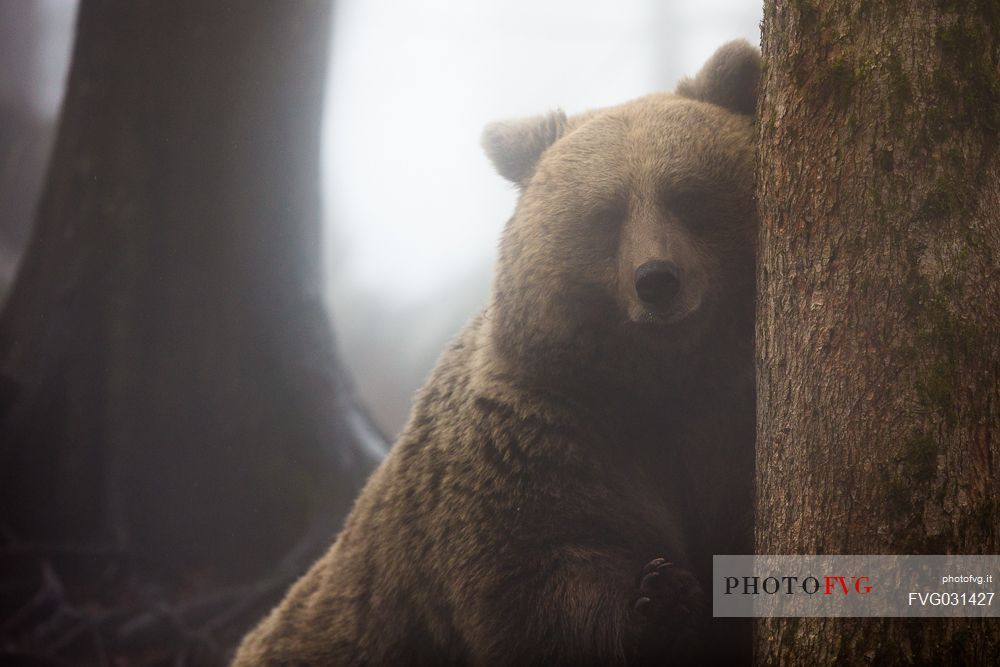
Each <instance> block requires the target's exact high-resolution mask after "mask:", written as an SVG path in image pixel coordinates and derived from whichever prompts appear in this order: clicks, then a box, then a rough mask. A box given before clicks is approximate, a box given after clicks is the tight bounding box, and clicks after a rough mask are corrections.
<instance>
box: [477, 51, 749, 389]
mask: <svg viewBox="0 0 1000 667" xmlns="http://www.w3.org/2000/svg"><path fill="white" fill-rule="evenodd" d="M759 77H760V56H759V53H758V51H757V50H756V49H755V48H753V47H752V46H750V44H748V43H747V42H745V41H736V42H731V43H729V44H726V45H725V46H723V47H722V48H720V49H719V50H718V51H717V52H716V53H715V55H713V56H712V58H711V59H710V60H709V61H708V62H707V63H706V64H705V66H704V67H703V68H702V69H701V71H700V72H699V74H698V75H697V76H696V77H695V78H693V79H687V80H684V81H682V82H681V83H680V84H679V85H678V87H677V90H676V93H675V94H670V93H660V94H654V95H650V96H647V97H643V98H640V99H637V100H634V101H632V102H628V103H626V104H622V105H620V106H616V107H611V108H607V109H601V110H598V111H592V112H588V113H584V114H581V115H578V116H572V117H566V116H565V115H564V114H563V113H562V112H555V113H551V114H549V115H545V116H540V117H536V118H529V119H524V120H518V121H511V122H501V123H495V124H493V125H490V126H489V127H487V128H486V130H485V132H484V135H483V146H484V148H485V150H486V152H487V154H488V155H489V157H490V159H491V160H492V161H493V163H494V165H495V166H496V169H497V171H499V172H500V174H501V175H502V176H504V177H505V178H507V179H509V180H510V181H512V182H514V183H515V184H516V185H517V186H518V187H519V189H520V199H519V200H518V204H517V208H516V211H515V213H514V216H513V218H512V219H511V220H510V222H509V223H508V224H507V226H506V228H505V230H504V234H503V239H502V241H501V245H500V258H499V263H498V269H497V275H496V279H495V282H494V294H493V302H492V305H491V307H490V314H489V317H490V318H491V326H492V337H493V342H494V345H495V347H496V348H497V349H498V350H499V351H500V352H501V356H502V357H504V358H505V359H507V360H510V361H511V362H512V363H511V364H510V367H511V368H518V369H526V371H525V372H527V373H528V374H530V375H531V376H532V377H533V378H534V379H535V380H536V381H538V382H539V383H541V384H545V385H551V386H552V388H556V389H562V388H565V387H568V386H589V387H594V386H599V387H601V388H602V389H601V391H605V390H606V389H607V383H612V384H613V385H616V390H617V388H621V389H622V390H624V391H627V392H630V393H631V392H632V390H634V391H635V393H637V394H648V393H649V391H650V388H651V387H660V388H661V389H662V390H663V391H665V392H668V393H670V392H671V390H672V389H676V390H678V391H680V387H681V385H682V384H683V383H687V382H690V381H691V379H692V378H694V377H697V375H696V374H701V375H702V376H704V374H705V373H709V374H710V371H711V370H712V369H713V368H714V367H715V366H719V365H720V364H721V365H726V364H730V365H731V364H744V365H745V364H752V339H753V312H754V294H755V268H754V266H755V238H756V231H757V214H756V209H755V203H754V192H753V185H754V184H753V168H754V165H753V154H754V148H753V141H754V132H753V114H754V107H755V104H756V89H757V83H758V79H759ZM737 357H738V358H737ZM720 367H721V366H720Z"/></svg>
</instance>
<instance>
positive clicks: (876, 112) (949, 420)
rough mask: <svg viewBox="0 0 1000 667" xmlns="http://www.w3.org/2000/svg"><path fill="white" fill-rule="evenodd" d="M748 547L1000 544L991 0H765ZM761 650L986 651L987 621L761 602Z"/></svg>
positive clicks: (812, 659) (990, 640)
mask: <svg viewBox="0 0 1000 667" xmlns="http://www.w3.org/2000/svg"><path fill="white" fill-rule="evenodd" d="M763 53H764V60H765V63H766V73H765V76H764V80H763V97H762V107H761V110H760V137H759V142H760V143H759V147H760V154H759V162H758V172H757V175H758V189H759V198H760V206H761V216H762V231H761V236H760V271H759V286H758V290H759V305H758V328H757V345H758V396H759V404H758V407H759V410H758V415H759V429H758V445H757V447H758V463H757V471H758V505H757V551H758V553H773V554H792V553H819V554H836V553H842V554H865V553H871V554H939V553H956V554H962V553H967V554H981V553H994V554H995V553H998V552H1000V509H998V508H1000V505H998V501H997V489H1000V336H998V335H997V332H998V331H1000V159H998V152H997V147H998V145H1000V144H998V139H1000V65H998V63H1000V5H997V3H995V2H986V1H979V2H938V1H937V0H934V1H932V0H922V1H920V2H916V3H909V4H906V5H905V6H904V4H903V3H897V2H877V3H874V2H863V1H862V0H854V1H850V2H847V1H845V2H835V3H821V2H814V1H811V0H806V1H803V2H783V1H774V0H771V1H769V2H766V3H765V11H764V23H763ZM757 630H758V633H757V658H758V660H759V661H760V662H763V663H766V664H789V665H799V664H809V665H832V664H841V663H843V664H858V663H865V664H903V663H906V664H913V663H916V664H955V665H960V664H989V662H991V657H992V659H995V658H996V656H997V655H1000V626H998V625H997V624H996V623H988V622H985V621H982V620H975V619H972V620H968V621H962V620H946V619H933V620H916V619H850V618H840V619H837V618H833V619H822V618H820V619H773V620H767V621H762V622H760V623H759V624H758V627H757Z"/></svg>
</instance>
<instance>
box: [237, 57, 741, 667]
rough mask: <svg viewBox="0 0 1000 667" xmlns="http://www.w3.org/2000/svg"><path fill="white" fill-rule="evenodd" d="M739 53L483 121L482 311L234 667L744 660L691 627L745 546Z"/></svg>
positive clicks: (735, 636)
mask: <svg viewBox="0 0 1000 667" xmlns="http://www.w3.org/2000/svg"><path fill="white" fill-rule="evenodd" d="M759 73H760V64H759V54H758V52H757V50H756V49H755V48H753V47H752V46H750V45H749V44H748V43H746V42H742V41H738V42H732V43H729V44H727V45H725V46H723V47H722V48H721V49H720V50H719V51H718V52H716V53H715V55H713V56H712V58H711V59H710V60H709V61H708V63H707V64H706V65H705V66H704V67H703V68H702V70H701V72H700V73H699V74H698V75H697V76H696V77H695V78H694V79H691V80H685V81H683V82H681V84H680V85H679V86H678V87H677V91H676V94H669V93H661V94H655V95H650V96H648V97H643V98H641V99H638V100H635V101H632V102H628V103H626V104H622V105H620V106H616V107H612V108H607V109H602V110H598V111H593V112H588V113H585V114H582V115H579V116H575V117H569V118H567V117H566V116H565V115H564V114H562V113H561V112H556V113H552V114H549V115H546V116H542V117H538V118H532V119H528V120H521V121H516V122H508V123H498V124H495V125H492V126H490V127H488V128H487V129H486V131H485V133H484V138H483V143H484V146H485V149H486V152H487V153H488V155H489V157H490V158H491V159H492V161H493V162H494V164H495V165H496V168H497V170H498V171H499V172H500V174H501V175H503V176H504V177H506V178H508V179H510V180H511V181H513V182H515V183H516V184H517V185H518V186H519V188H520V198H519V201H518V204H517V208H516V211H515V213H514V216H513V218H512V219H511V220H510V221H509V222H508V224H507V226H506V228H505V230H504V232H503V238H502V242H501V244H500V256H499V261H498V269H497V273H496V278H495V282H494V289H493V294H492V299H491V301H490V303H489V305H488V307H487V308H486V309H485V310H484V311H483V312H482V313H481V314H480V315H479V316H477V317H476V318H475V319H474V320H473V321H472V322H471V323H470V324H469V326H468V327H467V328H466V329H465V330H464V332H463V333H462V334H461V335H460V336H459V337H458V338H457V340H456V341H455V342H454V343H453V344H452V345H451V346H450V347H449V348H448V350H447V351H446V352H445V353H444V354H443V356H442V357H441V359H440V361H439V363H438V365H437V367H436V369H435V370H434V371H433V373H432V374H431V376H430V378H429V380H428V381H427V384H426V385H425V386H424V388H423V389H422V390H421V391H420V393H419V395H418V397H417V399H416V402H415V406H414V408H413V412H412V414H411V416H410V420H409V422H408V424H407V425H406V427H405V429H404V431H403V433H402V435H401V436H400V437H399V440H398V441H397V442H396V444H395V446H394V448H393V450H392V452H391V453H390V454H389V456H388V458H386V460H385V461H384V462H383V463H382V465H381V466H380V467H379V468H378V470H377V471H376V472H375V473H374V474H373V475H372V477H371V479H370V480H369V481H368V484H367V486H366V487H365V489H364V490H363V491H362V493H361V495H360V497H359V498H358V500H357V503H356V505H355V507H354V509H353V511H352V512H351V514H350V516H349V517H348V518H347V521H346V524H345V526H344V528H343V531H342V532H341V533H340V535H339V537H338V538H337V540H336V542H335V544H334V545H333V547H332V548H331V549H330V551H329V552H328V553H327V554H326V555H325V556H324V557H323V558H322V559H321V560H319V561H318V562H317V563H316V564H315V565H314V566H313V567H312V569H311V570H310V571H309V572H308V573H307V574H306V575H305V576H303V577H302V579H301V580H299V581H298V583H296V584H295V586H294V587H293V588H292V589H291V591H290V592H289V593H288V595H287V596H286V597H285V599H284V601H283V602H281V604H280V605H279V606H278V607H277V608H276V609H274V610H273V611H272V612H271V614H270V615H269V616H268V617H267V618H266V619H264V621H263V622H262V623H261V624H260V625H259V627H257V628H256V629H255V630H253V631H252V632H251V633H250V634H249V635H248V636H247V637H246V638H245V639H244V640H243V643H242V645H241V647H240V648H239V650H238V653H237V655H236V658H235V662H234V665H237V666H239V667H243V666H249V665H440V664H463V665H464V664H469V665H533V664H539V665H589V664H601V665H606V664H650V663H656V662H660V661H666V662H668V663H671V664H673V663H676V662H688V661H690V662H705V661H716V660H717V659H721V658H722V657H728V658H737V657H739V658H742V657H746V656H748V655H749V653H748V651H749V632H748V629H747V628H748V626H747V625H746V624H739V623H729V622H724V621H723V620H721V619H711V617H710V611H709V609H708V607H709V606H710V605H709V604H708V599H709V595H710V591H711V567H712V555H713V554H727V553H750V548H751V545H750V512H751V511H752V485H753V461H754V453H753V452H754V450H753V447H754V385H753V315H754V296H755V237H756V230H757V215H756V211H755V205H754V195H753V112H754V106H755V99H756V87H757V82H758V79H759Z"/></svg>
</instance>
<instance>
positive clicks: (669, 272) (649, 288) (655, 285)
mask: <svg viewBox="0 0 1000 667" xmlns="http://www.w3.org/2000/svg"><path fill="white" fill-rule="evenodd" d="M680 288H681V280H680V272H679V271H678V270H677V265H676V264H674V263H673V262H665V261H662V260H654V261H652V262H646V263H645V264H643V265H642V266H640V267H639V268H638V269H636V270H635V291H636V294H638V295H639V298H640V299H642V301H643V303H645V304H646V305H648V306H653V307H654V308H657V309H664V308H666V307H667V306H669V305H670V302H671V301H673V300H674V297H675V296H677V292H678V291H680Z"/></svg>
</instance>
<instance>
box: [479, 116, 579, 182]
mask: <svg viewBox="0 0 1000 667" xmlns="http://www.w3.org/2000/svg"><path fill="white" fill-rule="evenodd" d="M566 126H567V122H566V114H565V113H563V112H562V111H553V112H552V113H548V114H545V115H544V116H533V117H531V118H520V119H517V120H508V121H498V122H496V123H490V124H489V125H487V126H486V129H485V130H483V137H482V145H483V150H485V151H486V155H487V156H488V157H489V158H490V161H492V162H493V166H494V167H496V170H497V172H499V173H500V175H501V176H503V177H504V178H506V179H507V180H508V181H512V182H514V183H517V184H518V185H521V186H523V185H524V184H525V183H526V182H527V180H528V178H529V177H530V176H531V174H532V172H533V171H534V170H535V164H536V163H537V162H538V159H539V158H540V157H542V153H544V152H545V149H546V148H548V147H549V146H551V145H552V144H554V143H555V141H556V140H557V139H558V138H559V137H561V136H562V135H563V133H564V132H565V131H566Z"/></svg>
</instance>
